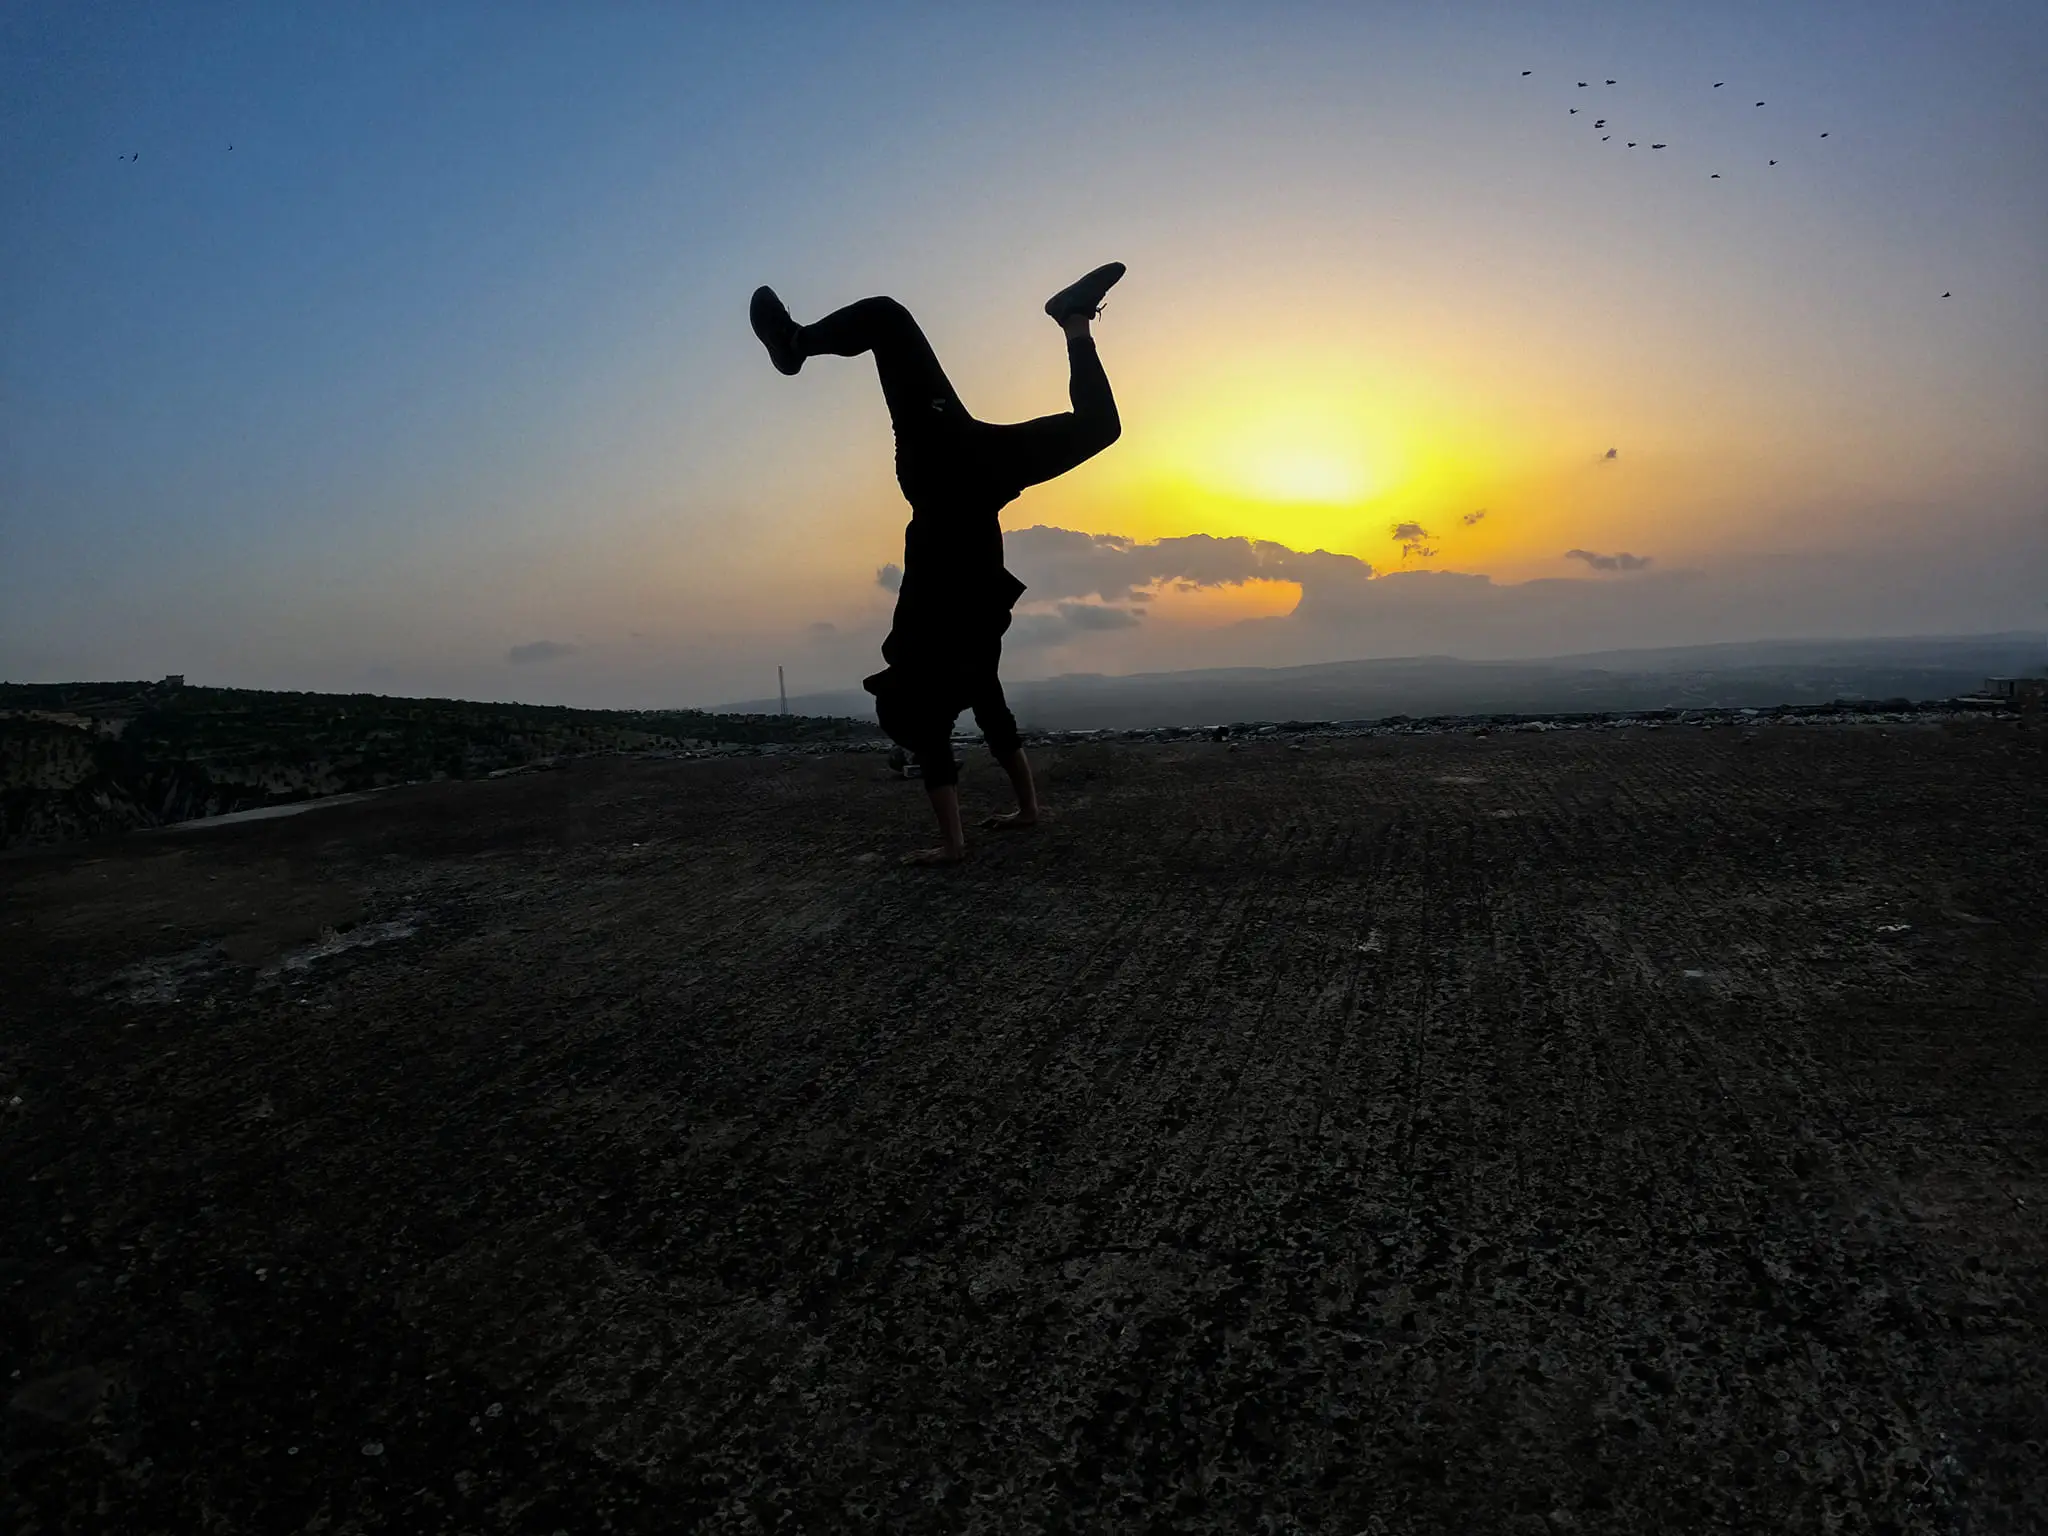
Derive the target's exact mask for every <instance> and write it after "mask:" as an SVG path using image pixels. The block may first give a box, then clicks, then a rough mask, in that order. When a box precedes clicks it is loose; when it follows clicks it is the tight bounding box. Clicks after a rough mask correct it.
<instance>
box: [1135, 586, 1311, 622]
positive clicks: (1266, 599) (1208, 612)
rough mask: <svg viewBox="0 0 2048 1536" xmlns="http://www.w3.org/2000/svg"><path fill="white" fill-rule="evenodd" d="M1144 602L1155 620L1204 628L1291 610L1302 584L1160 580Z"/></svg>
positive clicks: (1299, 598) (1149, 614)
mask: <svg viewBox="0 0 2048 1536" xmlns="http://www.w3.org/2000/svg"><path fill="white" fill-rule="evenodd" d="M1151 591H1152V594H1153V596H1152V601H1151V602H1149V603H1147V604H1146V605H1145V611H1146V614H1147V616H1148V617H1150V618H1151V619H1153V620H1154V621H1155V622H1161V623H1171V624H1185V625H1191V626H1196V627H1202V628H1207V627H1209V626H1213V625H1222V624H1237V623H1241V622H1242V621H1243V620H1245V619H1271V618H1278V617H1280V616H1281V615H1283V614H1289V613H1292V612H1294V609H1295V606H1296V605H1297V604H1298V603H1300V601H1301V587H1300V585H1299V584H1298V583H1296V582H1292V581H1263V580H1259V581H1247V582H1242V583H1239V584H1236V585H1231V586H1218V587H1196V586H1189V585H1182V584H1180V583H1177V582H1161V583H1160V584H1159V585H1157V586H1155V587H1153V588H1152V589H1151Z"/></svg>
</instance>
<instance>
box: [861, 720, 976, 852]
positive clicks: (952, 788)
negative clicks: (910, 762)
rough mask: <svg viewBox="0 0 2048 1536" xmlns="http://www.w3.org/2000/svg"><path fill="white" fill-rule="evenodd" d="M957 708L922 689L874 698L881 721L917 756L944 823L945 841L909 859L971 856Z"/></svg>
mask: <svg viewBox="0 0 2048 1536" xmlns="http://www.w3.org/2000/svg"><path fill="white" fill-rule="evenodd" d="M958 713H959V711H958V710H950V711H949V710H948V709H947V708H946V706H945V705H944V704H943V703H942V702H940V701H939V699H938V698H937V696H936V695H932V694H929V693H927V692H925V691H924V690H921V689H913V688H895V689H891V690H890V691H889V692H887V693H884V694H880V695H878V696H877V697H876V699H875V718H876V720H877V721H879V722H880V724H881V727H882V729H883V730H884V731H885V732H887V733H888V735H889V737H890V739H891V740H893V741H895V742H896V743H897V744H899V745H900V746H902V747H904V748H905V749H906V750H908V751H909V753H910V755H911V756H912V757H913V758H914V759H915V760H916V762H917V767H918V774H919V777H921V778H922V779H923V780H924V791H925V794H926V795H927V796H928V797H929V798H930V800H931V805H932V814H933V815H934V816H936V817H937V818H938V823H939V836H940V838H941V839H942V841H941V843H940V846H938V847H937V848H928V849H925V850H923V851H922V852H919V853H913V854H910V855H909V856H908V857H906V858H905V859H904V862H905V863H906V864H956V863H958V862H959V861H960V860H961V859H964V858H965V857H967V833H966V831H965V829H964V828H963V827H962V826H961V822H960V765H959V763H957V762H956V761H954V758H953V717H954V716H955V715H956V714H958Z"/></svg>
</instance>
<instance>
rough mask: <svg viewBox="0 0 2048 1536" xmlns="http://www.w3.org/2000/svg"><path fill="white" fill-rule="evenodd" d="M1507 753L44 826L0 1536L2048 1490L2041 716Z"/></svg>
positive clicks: (1457, 733) (1484, 733)
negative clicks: (972, 842) (959, 827)
mask: <svg viewBox="0 0 2048 1536" xmlns="http://www.w3.org/2000/svg"><path fill="white" fill-rule="evenodd" d="M1521 723H1522V724H1527V725H1529V727H1530V728H1529V729H1511V728H1504V727H1505V725H1506V724H1508V723H1506V722H1503V723H1497V724H1495V725H1493V726H1487V725H1474V724H1468V725H1466V726H1463V727H1460V728H1457V729H1450V728H1443V729H1434V728H1425V727H1421V726H1417V725H1416V724H1415V723H1413V722H1409V723H1406V724H1397V725H1394V726H1376V727H1371V728H1363V727H1361V728H1359V729H1357V730H1354V731H1352V732H1350V733H1348V734H1338V733H1322V734H1316V733H1308V732H1291V731H1287V730H1284V729H1279V728H1276V729H1274V730H1273V731H1271V732H1269V733H1265V734H1260V733H1259V732H1258V731H1257V730H1253V731H1251V732H1249V733H1245V734H1244V735H1241V736H1233V737H1231V738H1229V739H1225V740H1221V741H1218V740H1211V739H1208V738H1207V737H1206V736H1198V735H1195V734H1193V733H1187V734H1183V735H1181V736H1178V737H1176V738H1173V739H1160V740H1152V741H1130V742H1123V741H1107V740H1080V739H1070V740H1066V741H1061V742H1057V743H1052V744H1046V745H1042V746H1040V747H1038V748H1036V749H1034V750H1035V752H1036V754H1037V756H1038V759H1039V764H1040V769H1041V777H1042V779H1043V781H1044V783H1045V786H1046V793H1047V798H1048V802H1049V804H1050V806H1051V808H1052V816H1051V818H1050V819H1049V820H1048V821H1047V823H1046V824H1045V825H1043V826H1042V827H1040V828H1038V829H1036V830H1035V831H1032V832H1030V833H1026V834H1018V835H1012V836H1009V837H999V836H996V835H994V834H991V835H989V836H988V837H987V838H985V839H984V840H983V841H982V842H981V843H980V844H979V845H978V846H977V848H976V850H975V855H974V857H973V859H972V860H971V861H970V862H969V863H968V864H967V865H965V866H963V867H960V868H957V869H952V870H939V871H922V870H918V871H914V870H908V869H903V868H900V867H898V866H897V865H896V864H895V862H894V858H895V855H896V854H897V853H899V852H900V851H902V850H903V849H905V848H907V847H911V846H916V845H917V844H919V843H920V842H921V841H922V840H924V839H925V838H926V837H927V835H928V829H927V827H926V825H925V823H926V820H927V817H928V812H927V810H926V807H925V805H924V797H923V796H922V795H921V794H920V793H919V792H918V791H917V789H916V787H915V786H914V785H909V784H905V783H903V782H901V781H899V780H897V779H895V778H894V777H892V776H891V775H890V774H889V772H888V770H887V768H886V766H885V764H884V761H883V759H882V758H881V757H880V756H879V755H876V754H872V753H820V754H816V755H812V754H809V753H785V754H782V755H779V756H753V755H748V756H733V757H724V758H717V759H705V760H696V761H690V760H678V759H674V758H661V759H634V758H626V757H588V758H582V759H578V760H576V761H573V762H572V763H570V765H569V766H568V767H567V768H566V769H565V770H563V771H560V772H552V773H543V774H522V775H513V776H508V777H505V778H502V779H498V780H495V781H491V780H486V781H483V782H439V783H425V784H416V785H412V786H410V787H401V788H394V789H389V790H386V791H384V792H382V793H379V794H377V795H374V796H371V797H369V798H366V799H360V800H356V801H353V802H350V803H337V804H333V805H327V806H319V807H315V808H313V809H310V810H308V811H306V812H305V813H304V814H302V815H298V816H293V817H290V818H287V819H277V820H262V821H253V822H243V823H239V824H215V825H201V826H199V827H195V828H190V829H178V830H175V831H167V832H151V833H143V834H138V835H131V836H128V837H124V838H118V839H103V840H100V841H96V842H91V843H85V844H79V845H75V846H72V847H67V848H55V849H34V848H30V849H23V850H18V851H15V852H13V853H10V854H8V855H6V856H5V857H0V1239H4V1240H0V1373H4V1374H5V1377H6V1383H5V1413H4V1416H0V1529H5V1530H7V1531H10V1532H20V1533H23V1536H30V1533H46V1532H59V1531H121V1532H135V1533H147V1532H187V1531H250V1530H263V1531H308V1532H310V1531H320V1532H328V1533H340V1532H370V1531H403V1532H416V1531H448V1532H471V1531H473V1532H486V1531H490V1532H499V1531H502V1532H536V1533H542V1536H545V1533H549V1532H556V1531H562V1532H576V1533H584V1532H603V1531H636V1532H671V1531H679V1530H701V1531H733V1532H748V1531H792V1532H813V1531H837V1530H846V1531H881V1530H889V1531H912V1532H919V1531H931V1532H953V1531H987V1532H1004V1533H1008V1532H1016V1531H1026V1530H1040V1531H1054V1530H1088V1531H1148V1532H1149V1531H1190V1532H1233V1533H1235V1532H1244V1531H1274V1532H1280V1531H1301V1532H1332V1533H1337V1532H1341V1533H1346V1536H1350V1533H1357V1532H1376V1533H1387V1536H1392V1533H1406V1532H1444V1533H1460V1536H1463V1533H1483V1532H1494V1531H1502V1532H1527V1533H1532V1536H1533V1533H1539V1532H1556V1531H1582V1532H1595V1531H1601V1532H1629V1533H1637V1532H1646V1531H1658V1532H1662V1531H1690V1530H1716V1531H1741V1532H1763V1531H1768V1532H1781V1531H1800V1532H1804V1531H1812V1532H1834V1531H1870V1532H1894V1533H1903V1532H1914V1533H1918V1532H1970V1533H1983V1532H2023V1531H2036V1530H2039V1529H2040V1528H2041V1512H2042V1511H2043V1510H2044V1509H2048V1470H2044V1469H2048V1454H2044V1445H2048V1407H2044V1404H2048V1309H2044V1305H2043V1303H2044V1296H2048V1291H2044V1286H2048V1236H2044V1232H2043V1228H2042V1210H2043V1207H2044V1202H2048V1033H2044V1021H2048V925H2044V924H2043V922H2042V920H2041V914H2042V912H2043V911H2044V910H2048V750H2044V746H2043V741H2044V736H2043V733H2042V732H2040V731H2039V730H2038V729H2030V728H2028V727H2026V726H2024V725H2022V724H2020V723H2019V722H2017V721H2014V720H2012V719H2009V718H2003V717H1995V716H1985V717H1981V718H1965V717H1960V716H1955V717H1944V716H1942V715H1939V714H1935V713H1931V712H1928V713H1920V714H1907V713H1903V712H1902V713H1900V714H1899V715H1898V717H1897V718H1892V719H1884V718H1876V717H1869V716H1866V717H1864V718H1862V719H1861V720H1860V721H1859V720H1857V719H1855V718H1852V717H1835V718H1832V719H1830V718H1820V717H1787V718H1784V719H1777V720H1774V719H1772V718H1770V717H1768V716H1732V717H1730V716H1720V717H1713V718H1707V717H1698V718H1693V719H1690V720H1686V721H1679V720H1672V721H1664V720H1648V721H1639V722H1636V723H1633V724H1623V723H1619V722H1603V723H1601V726H1600V728H1593V727H1592V726H1591V725H1589V724H1588V723H1587V722H1564V724H1566V725H1570V724H1578V725H1579V726H1580V727H1581V728H1578V729H1569V728H1554V729H1542V728H1538V724H1539V723H1535V722H1521ZM1551 724H1553V725H1556V724H1558V722H1551ZM1699 725H1711V726H1712V727H1713V728H1712V729H1698V728H1695V727H1697V726H1699ZM968 757H969V760H970V764H971V766H970V768H969V771H968V773H967V776H966V778H965V780H964V781H963V794H964V795H965V797H966V799H967V801H968V802H969V805H970V808H972V809H975V810H979V809H983V808H993V807H995V806H997V805H999V804H1000V776H999V775H998V774H997V773H996V772H995V771H994V769H993V768H992V767H991V766H990V765H989V764H988V762H987V761H986V758H985V755H983V754H981V753H980V752H978V751H976V752H972V753H969V754H968Z"/></svg>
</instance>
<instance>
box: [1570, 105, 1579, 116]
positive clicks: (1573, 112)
mask: <svg viewBox="0 0 2048 1536" xmlns="http://www.w3.org/2000/svg"><path fill="white" fill-rule="evenodd" d="M1571 114H1572V116H1573V117H1577V116H1578V115H1579V109H1578V108H1577V107H1573V108H1572V109H1571Z"/></svg>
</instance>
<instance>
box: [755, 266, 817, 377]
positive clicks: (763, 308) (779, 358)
mask: <svg viewBox="0 0 2048 1536" xmlns="http://www.w3.org/2000/svg"><path fill="white" fill-rule="evenodd" d="M747 319H748V320H750V321H752V322H753V326H754V334H755V335H756V336H758V337H760V338H761V345H762V346H764V347H766V348H767V349H768V361H769V362H771V363H773V364H774V365H775V367H776V369H777V371H778V372H781V373H795V372H796V371H797V370H798V369H799V368H801V367H803V365H804V360H803V358H802V357H800V356H799V355H798V354H797V350H796V329H797V327H796V322H795V321H794V320H792V319H790V317H789V310H788V309H787V308H786V307H785V306H784V305H783V302H782V300H780V299H778V298H777V297H776V296H775V290H774V289H773V288H770V287H768V286H767V285H766V284H763V285H762V286H761V287H759V288H756V289H755V290H754V297H753V299H752V301H751V302H750V303H749V304H748V305H747Z"/></svg>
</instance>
